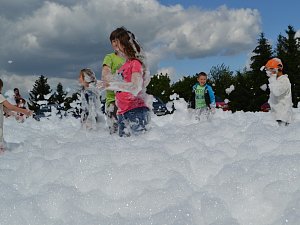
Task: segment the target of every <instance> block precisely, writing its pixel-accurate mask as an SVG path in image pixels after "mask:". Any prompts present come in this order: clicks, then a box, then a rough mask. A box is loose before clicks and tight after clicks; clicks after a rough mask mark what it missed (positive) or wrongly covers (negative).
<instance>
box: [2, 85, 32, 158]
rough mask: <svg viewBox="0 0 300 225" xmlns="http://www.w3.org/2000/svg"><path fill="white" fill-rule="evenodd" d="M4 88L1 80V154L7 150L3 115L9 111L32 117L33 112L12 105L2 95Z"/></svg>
mask: <svg viewBox="0 0 300 225" xmlns="http://www.w3.org/2000/svg"><path fill="white" fill-rule="evenodd" d="M2 88H3V81H2V80H1V79H0V152H3V151H4V149H5V146H4V140H3V113H4V112H9V111H15V112H19V113H23V114H25V115H26V116H31V115H32V113H33V112H32V111H30V110H28V109H23V108H19V107H17V106H15V105H12V104H10V103H9V102H8V101H7V100H6V98H5V97H4V96H3V95H2V94H1V92H2Z"/></svg>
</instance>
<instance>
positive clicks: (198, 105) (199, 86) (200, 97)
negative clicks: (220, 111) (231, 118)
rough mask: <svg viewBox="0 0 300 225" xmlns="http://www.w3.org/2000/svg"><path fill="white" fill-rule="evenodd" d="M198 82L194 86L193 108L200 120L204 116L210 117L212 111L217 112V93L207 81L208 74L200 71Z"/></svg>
mask: <svg viewBox="0 0 300 225" xmlns="http://www.w3.org/2000/svg"><path fill="white" fill-rule="evenodd" d="M197 81H198V82H197V83H196V84H195V85H194V86H193V88H192V99H191V108H193V109H196V117H195V118H196V119H197V120H200V118H201V117H202V116H205V117H206V119H208V118H209V116H210V114H211V113H215V110H216V109H215V107H216V100H215V94H214V91H213V89H212V87H211V86H210V85H208V84H207V83H206V82H207V74H206V73H204V72H200V73H199V74H198V77H197Z"/></svg>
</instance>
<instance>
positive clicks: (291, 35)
mask: <svg viewBox="0 0 300 225" xmlns="http://www.w3.org/2000/svg"><path fill="white" fill-rule="evenodd" d="M285 32H286V34H287V37H284V36H282V35H279V36H278V39H277V48H276V53H277V57H278V58H280V59H281V61H282V63H283V70H284V72H285V73H286V74H288V76H289V79H290V81H291V85H292V101H293V106H294V107H297V105H298V102H299V100H300V99H299V98H300V38H298V37H296V31H295V30H294V28H293V27H292V26H290V25H289V26H288V29H287V30H286V31H285Z"/></svg>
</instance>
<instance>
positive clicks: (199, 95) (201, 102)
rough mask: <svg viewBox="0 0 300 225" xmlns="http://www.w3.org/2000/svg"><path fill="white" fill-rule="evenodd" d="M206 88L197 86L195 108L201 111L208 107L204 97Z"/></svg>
mask: <svg viewBox="0 0 300 225" xmlns="http://www.w3.org/2000/svg"><path fill="white" fill-rule="evenodd" d="M204 90H205V86H200V85H197V88H196V90H195V108H196V109H201V108H204V107H206V103H205V97H204Z"/></svg>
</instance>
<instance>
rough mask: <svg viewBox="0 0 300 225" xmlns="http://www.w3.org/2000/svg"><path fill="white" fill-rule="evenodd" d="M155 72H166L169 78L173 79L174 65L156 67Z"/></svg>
mask: <svg viewBox="0 0 300 225" xmlns="http://www.w3.org/2000/svg"><path fill="white" fill-rule="evenodd" d="M155 74H163V75H166V74H167V75H168V76H169V77H170V79H171V80H174V79H175V76H176V69H175V68H174V67H162V68H160V69H158V70H157V72H156V73H155Z"/></svg>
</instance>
